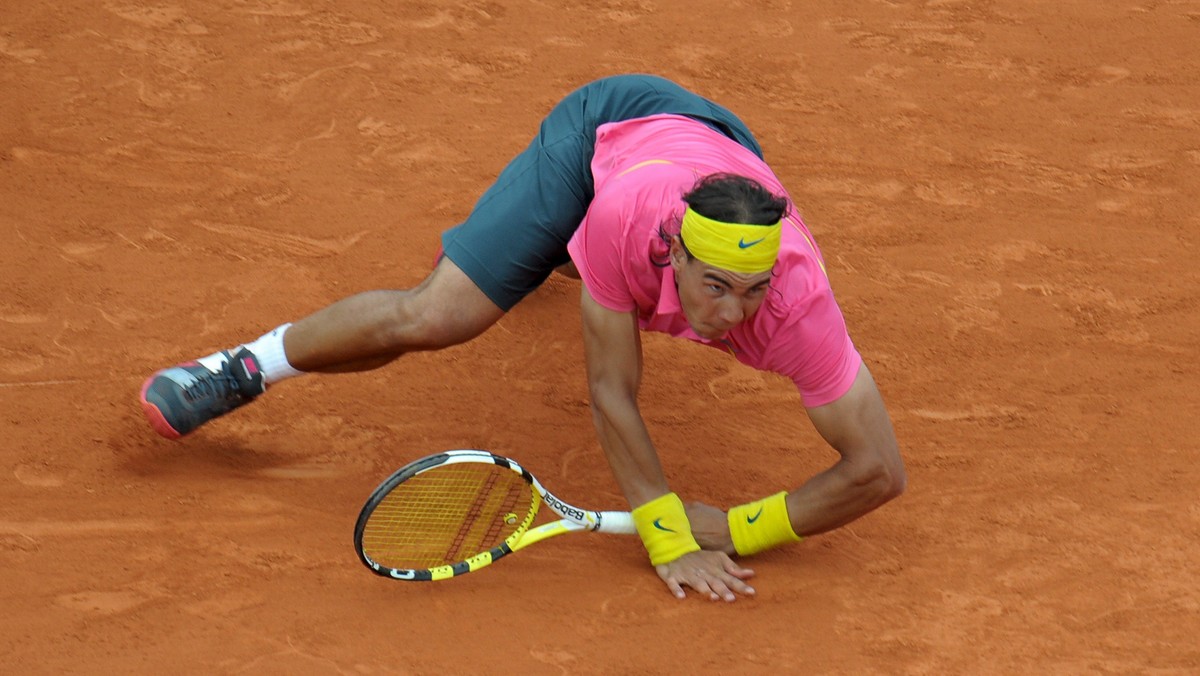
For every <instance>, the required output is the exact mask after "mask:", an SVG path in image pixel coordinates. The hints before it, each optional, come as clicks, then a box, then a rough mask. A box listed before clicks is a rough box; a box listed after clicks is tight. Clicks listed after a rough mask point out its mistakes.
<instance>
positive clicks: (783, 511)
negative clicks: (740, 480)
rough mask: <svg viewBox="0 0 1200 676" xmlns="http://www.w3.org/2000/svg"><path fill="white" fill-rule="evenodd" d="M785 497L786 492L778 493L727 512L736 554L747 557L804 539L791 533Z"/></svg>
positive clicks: (794, 532)
mask: <svg viewBox="0 0 1200 676" xmlns="http://www.w3.org/2000/svg"><path fill="white" fill-rule="evenodd" d="M786 498H787V491H780V492H778V493H776V494H775V495H772V496H771V497H769V498H763V499H762V500H756V501H754V502H751V503H748V504H745V505H738V506H737V507H734V508H732V509H730V510H729V536H730V537H731V538H732V539H733V548H734V549H736V550H737V553H738V554H741V555H742V556H749V555H751V554H757V553H759V552H761V551H762V550H764V549H770V548H771V547H777V546H779V545H782V544H785V543H788V542H799V541H800V540H803V539H804V538H802V537H800V536H799V535H796V531H794V530H792V522H791V520H790V519H789V518H788V513H787V502H786V500H785V499H786Z"/></svg>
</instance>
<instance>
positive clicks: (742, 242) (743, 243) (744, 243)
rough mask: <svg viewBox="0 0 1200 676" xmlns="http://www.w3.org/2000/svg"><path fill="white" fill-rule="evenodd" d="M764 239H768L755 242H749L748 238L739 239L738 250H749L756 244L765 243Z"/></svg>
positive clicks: (760, 238)
mask: <svg viewBox="0 0 1200 676" xmlns="http://www.w3.org/2000/svg"><path fill="white" fill-rule="evenodd" d="M764 239H766V237H759V238H758V239H756V240H754V241H753V242H747V241H746V238H745V237H742V238H740V239H738V248H739V249H749V248H750V247H752V246H754V245H755V244H758V243H759V242H761V241H763V240H764Z"/></svg>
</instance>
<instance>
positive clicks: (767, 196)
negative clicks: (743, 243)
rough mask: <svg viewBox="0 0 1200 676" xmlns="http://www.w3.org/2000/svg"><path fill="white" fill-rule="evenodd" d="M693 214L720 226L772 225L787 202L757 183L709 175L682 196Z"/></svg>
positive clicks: (742, 178)
mask: <svg viewBox="0 0 1200 676" xmlns="http://www.w3.org/2000/svg"><path fill="white" fill-rule="evenodd" d="M683 201H684V202H687V203H688V206H690V207H691V208H692V209H693V210H694V211H695V212H696V213H698V214H700V215H701V216H706V217H708V218H711V219H713V220H714V221H721V222H723V223H744V224H746V225H775V224H776V223H778V222H779V220H780V219H781V218H783V214H784V213H786V212H787V208H788V202H787V199H785V198H783V197H778V196H776V195H773V194H771V191H769V190H767V189H766V188H765V187H763V184H761V183H759V182H758V181H756V180H754V179H752V178H747V177H745V176H738V175H737V174H709V175H708V176H705V177H703V178H701V179H700V180H699V181H697V182H696V185H694V186H692V190H691V192H688V193H687V194H685V195H684V196H683Z"/></svg>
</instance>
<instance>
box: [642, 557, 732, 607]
mask: <svg viewBox="0 0 1200 676" xmlns="http://www.w3.org/2000/svg"><path fill="white" fill-rule="evenodd" d="M655 570H656V571H658V576H659V577H660V578H662V580H663V582H666V583H667V589H669V590H670V591H671V593H672V594H674V595H675V598H680V599H681V598H684V596H686V593H685V592H684V590H683V588H684V587H691V588H692V589H694V590H695V591H697V592H699V593H700V594H702V595H706V596H708V598H710V599H711V600H713V601H718V600H723V601H735V600H737V595H738V594H741V595H742V596H754V587H751V586H750V585H748V584H746V582H745V580H748V579H749V578H751V577H753V576H754V571H753V570H750V569H749V568H742V567H741V566H739V565H738V564H737V563H735V562H734V561H733V559H731V558H729V555H728V554H726V553H725V552H713V551H705V550H703V549H701V550H700V551H697V552H690V553H688V554H684V555H683V556H681V557H679V558H678V559H675V560H674V561H672V562H670V563H664V564H662V565H659V566H655Z"/></svg>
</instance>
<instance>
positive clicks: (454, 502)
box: [362, 463, 533, 569]
mask: <svg viewBox="0 0 1200 676" xmlns="http://www.w3.org/2000/svg"><path fill="white" fill-rule="evenodd" d="M532 508H533V493H532V490H531V488H530V486H529V484H528V483H527V482H526V481H525V480H524V479H523V478H521V476H519V475H518V474H516V473H514V472H512V471H510V470H507V469H504V468H500V467H497V466H495V465H485V464H477V463H459V464H449V465H442V466H439V467H436V468H434V469H431V470H429V471H427V472H424V473H422V474H419V475H417V476H415V477H412V478H411V479H408V480H407V481H404V482H402V483H400V484H399V485H397V486H396V487H395V488H393V489H392V491H391V492H390V493H388V495H387V496H386V497H384V499H383V500H382V501H381V502H380V503H379V504H378V505H377V506H376V507H375V510H374V512H373V513H372V514H371V516H370V517H369V518H368V520H367V523H366V525H365V527H364V530H363V537H362V546H363V550H364V551H365V552H366V553H367V554H368V555H369V556H370V557H371V558H372V559H374V560H375V561H377V562H379V563H381V564H384V565H387V566H391V567H394V568H408V569H416V568H433V567H436V566H441V565H447V564H451V563H457V562H459V561H462V560H464V559H466V558H467V557H470V556H474V555H475V554H478V553H480V552H484V551H487V550H489V549H491V548H493V547H495V546H498V545H499V544H500V543H502V542H504V540H505V539H506V538H508V537H509V536H510V535H512V534H513V532H515V530H516V529H517V528H518V527H519V526H520V525H521V523H522V522H524V520H525V519H526V517H527V516H528V515H529V512H530V510H531V509H532Z"/></svg>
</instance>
